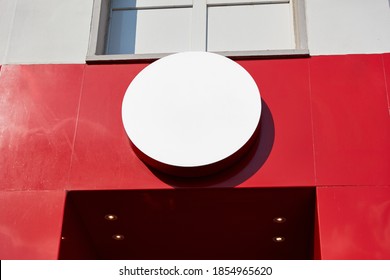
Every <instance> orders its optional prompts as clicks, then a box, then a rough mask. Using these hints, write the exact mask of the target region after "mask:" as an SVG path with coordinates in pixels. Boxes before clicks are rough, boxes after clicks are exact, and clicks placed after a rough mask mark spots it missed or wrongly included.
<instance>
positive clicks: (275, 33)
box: [87, 0, 308, 61]
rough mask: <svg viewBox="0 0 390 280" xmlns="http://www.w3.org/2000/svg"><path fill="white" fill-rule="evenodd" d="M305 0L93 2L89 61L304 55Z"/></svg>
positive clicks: (305, 42) (305, 40) (112, 0)
mask: <svg viewBox="0 0 390 280" xmlns="http://www.w3.org/2000/svg"><path fill="white" fill-rule="evenodd" d="M304 11H305V7H304V0H251V1H249V0H95V3H94V11H93V18H92V28H91V37H90V46H89V53H88V57H87V60H89V61H99V60H103V61H104V60H126V59H143V58H159V57H162V56H164V55H166V54H169V53H174V52H180V51H211V52H217V53H220V54H223V55H227V56H261V55H267V56H270V55H304V54H308V50H307V39H306V26H305V12H304Z"/></svg>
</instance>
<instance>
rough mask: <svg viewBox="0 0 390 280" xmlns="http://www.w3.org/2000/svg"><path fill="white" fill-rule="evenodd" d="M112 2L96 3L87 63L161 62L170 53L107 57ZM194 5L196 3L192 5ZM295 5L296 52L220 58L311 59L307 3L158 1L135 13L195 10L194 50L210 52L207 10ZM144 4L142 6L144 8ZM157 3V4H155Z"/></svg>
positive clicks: (226, 53)
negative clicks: (308, 41)
mask: <svg viewBox="0 0 390 280" xmlns="http://www.w3.org/2000/svg"><path fill="white" fill-rule="evenodd" d="M110 1H111V0H94V4H93V12H92V22H91V32H90V39H89V47H88V53H87V58H86V61H87V62H110V61H112V62H115V61H126V60H134V59H135V60H145V59H158V58H161V57H163V56H166V55H169V53H151V54H105V52H106V41H107V36H108V28H109V26H108V25H109V16H110V12H111V7H110ZM192 2H193V3H192ZM290 2H292V8H293V17H294V22H293V28H294V38H295V48H292V49H282V50H279V49H278V50H254V51H224V52H216V53H218V54H221V55H224V56H228V57H233V58H248V57H249V58H250V57H273V56H307V55H309V50H308V43H307V31H306V16H305V0H194V1H192V0H185V1H184V0H154V1H153V2H144V3H142V2H137V6H136V7H134V8H135V9H154V8H188V7H192V8H193V22H192V29H191V38H192V40H191V50H192V51H204V50H206V48H207V36H206V34H207V8H208V7H216V6H233V5H253V4H286V3H290ZM141 3H142V4H141ZM151 3H153V4H151Z"/></svg>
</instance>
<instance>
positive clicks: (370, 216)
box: [317, 186, 390, 260]
mask: <svg viewBox="0 0 390 280" xmlns="http://www.w3.org/2000/svg"><path fill="white" fill-rule="evenodd" d="M317 205H318V216H319V233H320V240H321V255H322V259H336V260H339V259H387V260H388V259H390V238H389V237H390V186H383V187H378V186H366V187H362V186H343V187H336V186H331V187H319V188H317Z"/></svg>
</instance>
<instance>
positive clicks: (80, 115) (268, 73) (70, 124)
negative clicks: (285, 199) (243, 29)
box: [0, 54, 390, 259]
mask: <svg viewBox="0 0 390 280" xmlns="http://www.w3.org/2000/svg"><path fill="white" fill-rule="evenodd" d="M237 62H238V63H239V64H241V65H242V66H243V67H244V68H245V69H246V70H247V71H248V72H249V73H250V74H251V75H252V76H253V78H254V79H255V81H256V83H257V84H258V86H259V89H260V92H261V95H262V98H263V102H264V105H265V106H264V108H265V109H264V112H263V115H262V126H261V131H260V140H259V141H258V142H257V143H256V144H255V146H254V148H253V149H252V151H251V152H250V153H249V154H248V155H247V156H246V157H245V158H244V159H242V160H241V161H240V162H239V163H237V164H236V165H235V166H233V167H231V168H229V169H228V170H225V171H223V172H221V173H219V174H216V175H214V176H211V177H208V178H204V179H198V180H192V181H187V180H184V179H177V178H174V177H169V176H164V175H161V174H158V173H156V172H153V171H151V170H150V169H149V168H148V167H147V166H145V165H144V164H143V163H142V162H141V161H140V160H139V159H138V158H137V157H136V156H135V154H134V153H133V151H132V150H131V149H130V146H129V140H128V138H127V136H126V133H125V131H124V129H123V125H122V121H121V102H122V98H123V96H124V93H125V90H126V88H127V86H128V85H129V83H130V82H131V81H132V79H133V78H134V77H135V76H136V75H137V73H139V71H140V70H142V69H143V68H144V67H145V66H146V65H147V64H142V63H132V64H119V65H76V64H75V65H3V66H2V67H1V69H0V123H1V127H0V128H1V132H0V152H1V157H0V167H1V168H0V258H1V259H56V258H57V257H58V249H59V244H60V239H61V226H62V217H63V211H64V201H65V195H66V191H67V190H103V189H164V188H172V187H176V188H180V187H186V186H192V187H196V186H201V187H254V188H259V187H297V186H308V187H309V186H316V187H317V208H318V209H317V214H318V217H317V219H318V221H317V222H318V228H317V229H316V233H317V234H316V240H317V243H316V257H317V258H322V259H390V239H389V236H390V232H389V229H390V115H389V108H390V103H389V96H390V54H375V55H344V56H318V57H310V58H290V59H264V60H242V61H237ZM156 141H158V139H156Z"/></svg>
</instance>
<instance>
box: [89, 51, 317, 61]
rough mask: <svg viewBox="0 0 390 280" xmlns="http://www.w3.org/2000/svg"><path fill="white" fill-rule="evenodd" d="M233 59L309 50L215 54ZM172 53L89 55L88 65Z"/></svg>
mask: <svg viewBox="0 0 390 280" xmlns="http://www.w3.org/2000/svg"><path fill="white" fill-rule="evenodd" d="M214 53H217V54H220V55H223V56H227V57H229V58H232V59H254V58H281V57H291V58H293V57H308V56H310V52H309V50H308V49H288V50H265V51H226V52H214ZM170 54H171V53H155V54H109V55H88V56H87V58H86V62H87V64H106V63H126V62H131V61H134V62H141V61H153V60H157V59H160V58H162V57H164V56H167V55H170Z"/></svg>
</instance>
